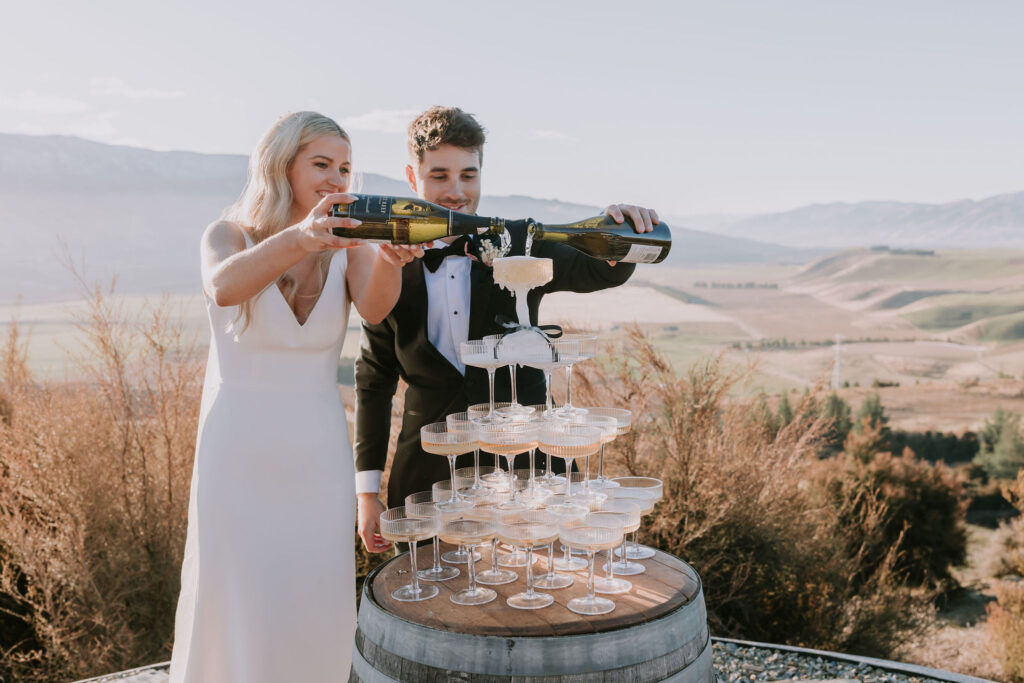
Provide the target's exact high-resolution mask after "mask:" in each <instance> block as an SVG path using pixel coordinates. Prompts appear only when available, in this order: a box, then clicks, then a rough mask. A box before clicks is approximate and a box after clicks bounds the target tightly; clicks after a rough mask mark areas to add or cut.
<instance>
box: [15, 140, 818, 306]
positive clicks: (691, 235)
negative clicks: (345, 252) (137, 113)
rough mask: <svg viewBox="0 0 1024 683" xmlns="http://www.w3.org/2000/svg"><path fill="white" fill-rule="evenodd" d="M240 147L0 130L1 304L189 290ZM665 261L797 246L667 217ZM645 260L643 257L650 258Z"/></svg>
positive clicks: (719, 258) (497, 201)
mask: <svg viewBox="0 0 1024 683" xmlns="http://www.w3.org/2000/svg"><path fill="white" fill-rule="evenodd" d="M247 162H248V159H247V157H245V156H242V155H231V154H200V153H195V152H173V151H171V152H163V151H154V150H148V149H139V148H133V147H124V146H116V145H107V144H103V143H99V142H93V141H90V140H83V139H80V138H74V137H65V136H28V135H12V134H0V305H3V304H9V303H12V302H14V301H16V300H19V299H21V300H22V301H24V302H25V303H38V302H45V301H55V300H61V299H65V298H77V297H79V296H80V295H81V286H80V285H79V284H78V283H77V282H76V281H75V278H74V277H73V276H72V274H71V272H70V271H69V269H68V267H67V263H68V262H70V263H73V264H75V266H76V267H77V268H78V269H79V271H80V272H81V274H82V275H83V276H84V278H85V280H86V281H87V282H90V283H94V282H108V281H109V280H110V279H111V278H113V277H114V276H116V277H117V285H118V286H117V289H118V291H119V292H122V293H126V294H154V293H158V292H161V291H170V292H174V293H189V292H197V291H198V289H199V238H200V235H201V234H202V231H203V229H204V228H205V227H206V225H208V224H209V223H210V222H211V221H212V220H214V219H215V218H216V217H217V216H219V215H220V213H221V211H222V210H223V209H224V207H226V206H228V205H229V204H231V203H232V202H233V201H234V200H235V198H236V197H237V196H238V194H239V192H240V191H241V189H242V186H243V185H244V183H245V176H246V165H247ZM358 187H359V191H362V192H366V193H370V194H390V195H408V194H410V190H409V187H408V185H406V183H405V182H404V181H399V180H395V179H394V178H388V177H386V176H381V175H376V174H373V173H366V174H362V176H361V178H360V179H359V184H358ZM480 212H481V213H482V214H485V215H498V216H505V217H508V218H519V217H525V216H531V217H533V218H535V219H537V220H540V221H549V222H565V221H570V220H575V219H579V218H585V217H587V216H592V215H595V214H597V213H599V212H600V208H599V207H595V206H588V205H584V204H572V203H568V202H560V201H558V200H544V199H535V198H533V197H526V196H518V195H514V196H506V197H497V196H485V197H483V198H482V200H481V206H480ZM673 235H674V242H675V246H674V248H673V250H672V253H671V254H670V256H669V259H668V261H667V262H666V263H670V264H674V265H677V266H686V265H692V264H695V263H707V262H726V263H735V262H752V261H763V260H765V259H767V260H777V261H788V262H794V261H795V262H802V261H805V260H806V259H808V258H810V257H812V256H814V255H815V253H809V252H805V251H804V250H802V249H793V248H790V247H782V246H779V245H773V244H765V243H760V242H756V241H754V240H747V239H743V238H738V237H726V236H721V235H714V234H711V233H707V232H698V231H692V230H686V229H685V228H682V227H681V226H679V227H674V228H673ZM650 267H652V266H645V268H650Z"/></svg>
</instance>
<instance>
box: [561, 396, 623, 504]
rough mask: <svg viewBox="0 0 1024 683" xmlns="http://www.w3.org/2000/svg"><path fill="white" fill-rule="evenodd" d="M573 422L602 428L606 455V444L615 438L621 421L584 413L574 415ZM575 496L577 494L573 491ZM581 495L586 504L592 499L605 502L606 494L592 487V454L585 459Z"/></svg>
mask: <svg viewBox="0 0 1024 683" xmlns="http://www.w3.org/2000/svg"><path fill="white" fill-rule="evenodd" d="M572 422H574V423H577V424H585V425H590V426H591V427H597V428H598V429H600V430H601V450H600V452H601V456H602V458H603V456H604V446H605V444H607V443H610V442H612V441H614V440H615V434H616V432H617V431H618V428H619V422H618V420H616V419H615V418H614V417H609V416H606V415H592V414H590V413H583V414H579V415H574V416H573V417H572ZM573 495H574V496H575V495H576V494H575V493H573ZM579 496H580V497H581V498H582V499H583V500H582V501H581V502H582V503H583V504H584V505H586V504H588V503H589V502H590V501H593V500H598V498H600V502H603V501H604V499H605V497H606V496H605V494H603V493H599V492H597V491H595V490H592V489H591V488H590V456H587V457H586V459H585V460H584V466H583V486H582V487H581V490H580V493H579Z"/></svg>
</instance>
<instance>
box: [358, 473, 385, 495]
mask: <svg viewBox="0 0 1024 683" xmlns="http://www.w3.org/2000/svg"><path fill="white" fill-rule="evenodd" d="M383 476H384V471H383V470H364V471H362V472H356V493H357V494H359V493H380V479H381V477H383Z"/></svg>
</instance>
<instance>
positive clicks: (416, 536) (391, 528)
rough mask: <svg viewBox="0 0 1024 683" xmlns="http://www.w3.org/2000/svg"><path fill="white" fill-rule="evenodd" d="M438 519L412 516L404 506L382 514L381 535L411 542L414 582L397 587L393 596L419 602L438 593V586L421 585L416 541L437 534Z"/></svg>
mask: <svg viewBox="0 0 1024 683" xmlns="http://www.w3.org/2000/svg"><path fill="white" fill-rule="evenodd" d="M437 527H438V522H437V520H436V519H431V518H424V517H411V516H409V515H408V513H406V511H405V508H404V507H401V506H400V507H395V508H391V509H390V510H385V511H384V512H383V513H381V516H380V535H381V536H383V537H384V538H386V539H387V540H389V541H391V542H392V543H408V544H409V570H410V571H409V573H410V574H411V575H412V583H410V584H408V585H406V586H402V587H401V588H396V589H395V590H394V591H392V593H391V597H392V598H394V599H395V600H399V601H401V602H418V601H420V600H427V599H428V598H432V597H434V596H435V595H437V586H420V579H419V572H418V571H417V567H418V565H417V564H416V543H417V542H419V541H425V540H427V539H428V538H432V537H433V536H434V535H435V534H437Z"/></svg>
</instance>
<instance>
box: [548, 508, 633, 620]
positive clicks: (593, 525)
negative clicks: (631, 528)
mask: <svg viewBox="0 0 1024 683" xmlns="http://www.w3.org/2000/svg"><path fill="white" fill-rule="evenodd" d="M622 535H623V531H622V525H621V523H618V522H615V521H611V520H593V519H590V520H588V519H587V518H584V519H582V520H579V521H575V522H568V523H563V524H560V525H559V527H558V537H559V539H561V541H562V543H563V544H565V545H567V546H569V547H572V548H581V549H583V550H585V551H587V596H586V597H585V598H573V599H572V600H570V601H569V602H568V603H567V604H566V607H568V608H569V610H570V611H572V612H575V613H576V614H588V615H593V614H607V613H608V612H611V611H612V610H613V609H615V603H614V602H612V601H611V600H609V599H607V598H599V597H597V595H595V594H594V553H596V552H598V551H601V550H610V549H612V548H614V547H615V546H617V545H619V543H621V542H622Z"/></svg>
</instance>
